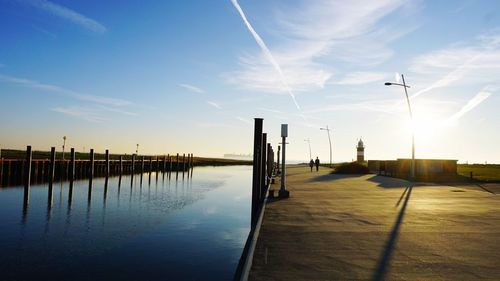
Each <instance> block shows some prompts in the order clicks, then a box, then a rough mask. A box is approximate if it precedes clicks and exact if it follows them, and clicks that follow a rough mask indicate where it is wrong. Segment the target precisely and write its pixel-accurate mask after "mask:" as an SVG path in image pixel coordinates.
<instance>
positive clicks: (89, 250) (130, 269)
mask: <svg viewBox="0 0 500 281" xmlns="http://www.w3.org/2000/svg"><path fill="white" fill-rule="evenodd" d="M193 170H196V171H195V172H194V176H193ZM160 173H162V172H159V173H155V174H154V175H152V174H151V173H148V175H147V176H148V177H155V180H153V181H151V182H149V181H148V186H143V184H142V180H141V178H142V177H143V176H145V175H144V174H140V175H136V176H135V177H134V176H132V175H128V176H125V175H124V176H117V177H110V178H107V179H106V178H94V179H92V180H90V179H89V180H78V181H73V182H68V183H61V184H59V185H60V190H59V192H54V191H55V190H54V188H56V187H55V186H54V185H52V188H51V187H50V186H49V185H34V186H32V187H31V202H30V204H29V205H28V204H23V188H22V187H20V188H8V189H0V191H1V192H0V224H1V225H2V227H1V228H0V249H2V253H1V254H0V272H2V274H3V275H4V273H6V274H7V275H5V276H3V277H2V279H4V278H5V279H22V280H30V279H31V280H40V279H59V280H61V279H73V280H87V279H95V278H98V279H103V278H104V279H123V280H138V279H139V280H140V279H144V278H146V279H148V280H165V279H171V280H183V279H184V280H185V279H214V280H226V279H230V278H231V277H232V273H233V270H234V268H235V266H236V264H237V262H238V259H239V256H240V254H241V249H242V247H243V244H244V242H245V239H246V234H247V233H248V232H247V231H246V230H248V226H249V214H250V210H249V209H250V202H249V201H250V196H249V189H250V188H249V186H250V181H251V176H250V173H251V170H250V169H249V168H248V167H224V168H195V169H191V170H188V171H185V172H184V173H183V174H184V175H185V176H184V177H179V175H178V172H175V173H176V175H175V178H173V177H172V176H173V175H172V173H169V172H166V173H162V174H161V175H160ZM138 176H139V177H138ZM160 176H161V177H162V178H161V179H159V177H160ZM156 179H158V180H156ZM176 179H177V180H176ZM122 181H124V182H127V181H130V186H129V188H127V187H128V186H126V185H125V186H123V187H122V186H121V185H122ZM146 188H147V190H146ZM153 189H154V190H153ZM47 196H48V197H47ZM234 198H246V199H245V200H247V201H248V202H245V203H242V202H241V200H240V199H238V200H235V199H234ZM65 200H66V201H65ZM63 201H65V202H67V204H62V202H63ZM54 202H59V203H58V204H57V203H56V204H54ZM214 206H216V207H214ZM19 210H22V214H21V216H19V215H15V214H19ZM206 210H209V211H206ZM210 210H216V211H210ZM13 214H14V215H13ZM221 234H223V235H221ZM228 235H229V236H233V235H234V237H232V239H230V237H229V236H228ZM224 241H231V242H230V243H229V242H224ZM235 241H236V242H235ZM27 268H28V269H29V270H26V269H27ZM193 268H196V269H197V270H192V269H193ZM89 269H91V270H89ZM144 272H148V274H147V276H143V275H141V273H144ZM103 276H104V277H103ZM166 277H168V278H166Z"/></svg>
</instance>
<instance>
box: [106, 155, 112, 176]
mask: <svg viewBox="0 0 500 281" xmlns="http://www.w3.org/2000/svg"><path fill="white" fill-rule="evenodd" d="M109 168H110V167H109V149H106V177H109V174H110V172H111V171H110V170H109Z"/></svg>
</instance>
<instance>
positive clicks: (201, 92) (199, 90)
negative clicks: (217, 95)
mask: <svg viewBox="0 0 500 281" xmlns="http://www.w3.org/2000/svg"><path fill="white" fill-rule="evenodd" d="M179 86H181V87H182V88H184V89H186V90H189V91H191V92H195V93H198V94H204V93H205V91H204V90H203V89H201V88H198V87H196V86H193V85H190V84H179Z"/></svg>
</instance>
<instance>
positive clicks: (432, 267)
mask: <svg viewBox="0 0 500 281" xmlns="http://www.w3.org/2000/svg"><path fill="white" fill-rule="evenodd" d="M288 172H289V176H288V177H287V186H288V189H289V190H290V193H291V197H290V198H288V199H285V200H279V201H274V202H270V203H268V205H267V207H266V211H265V216H264V220H263V223H262V228H261V232H260V236H259V239H258V243H257V247H256V251H255V255H254V259H253V266H252V269H251V272H250V280H259V281H260V280H436V279H437V280H478V279H491V280H500V195H495V194H494V193H491V192H487V191H485V190H483V189H482V188H480V187H475V186H467V187H452V186H438V185H430V184H428V185H416V186H413V187H411V186H410V185H409V183H408V182H407V181H404V180H399V179H394V178H389V177H380V176H375V175H363V176H340V175H331V174H329V171H327V170H326V169H323V171H320V172H319V173H317V172H313V173H311V172H310V171H309V168H306V167H298V166H294V167H293V168H290V169H288ZM275 186H276V187H275V189H278V187H279V183H278V184H276V185H275ZM490 189H492V190H499V189H498V187H496V189H495V186H491V187H490Z"/></svg>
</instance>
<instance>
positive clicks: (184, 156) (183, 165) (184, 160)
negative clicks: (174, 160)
mask: <svg viewBox="0 0 500 281" xmlns="http://www.w3.org/2000/svg"><path fill="white" fill-rule="evenodd" d="M185 170H186V153H183V154H182V172H183V173H184V171H185Z"/></svg>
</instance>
